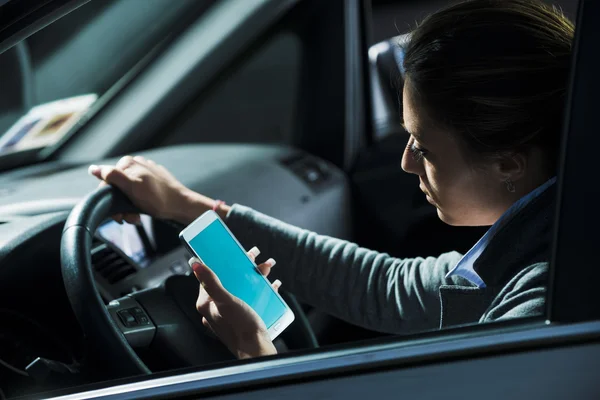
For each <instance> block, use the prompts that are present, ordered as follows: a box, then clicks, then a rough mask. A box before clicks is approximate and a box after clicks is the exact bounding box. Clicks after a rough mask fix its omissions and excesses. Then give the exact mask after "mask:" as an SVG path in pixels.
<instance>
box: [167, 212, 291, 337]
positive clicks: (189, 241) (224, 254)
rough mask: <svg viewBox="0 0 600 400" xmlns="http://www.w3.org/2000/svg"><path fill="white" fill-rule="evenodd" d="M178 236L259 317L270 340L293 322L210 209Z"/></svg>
mask: <svg viewBox="0 0 600 400" xmlns="http://www.w3.org/2000/svg"><path fill="white" fill-rule="evenodd" d="M179 239H180V240H181V241H182V242H183V244H184V246H185V247H186V248H187V249H188V250H189V251H190V253H192V254H193V255H194V256H196V257H198V258H199V259H200V260H201V261H202V262H203V263H204V264H205V265H207V266H208V267H209V268H210V269H211V270H213V271H214V273H215V274H216V275H217V276H218V277H219V279H220V280H221V283H222V284H223V286H224V287H225V289H227V290H228V291H229V292H230V293H231V294H233V295H234V296H236V297H238V298H240V299H241V300H243V301H244V302H246V303H247V304H248V305H249V306H250V307H252V309H253V310H254V311H256V313H257V314H258V315H259V316H260V317H261V318H262V320H263V321H264V323H265V325H266V326H267V329H268V332H269V336H270V337H271V340H273V339H275V338H276V337H277V336H278V335H279V334H280V333H281V332H283V331H284V329H285V328H287V327H288V326H289V325H290V324H291V323H292V322H293V321H294V313H293V312H292V310H291V309H290V307H289V306H288V305H287V304H286V303H285V301H284V300H283V299H282V298H281V296H280V295H279V294H278V293H277V292H276V291H275V290H273V288H272V287H271V284H270V283H269V281H268V280H267V278H265V277H264V276H263V275H262V274H261V273H260V271H259V270H258V267H257V266H256V264H255V263H254V261H252V260H251V259H250V257H248V254H247V253H246V251H245V250H244V248H243V247H242V245H241V244H240V242H239V241H238V240H237V239H236V238H235V236H233V234H232V233H231V231H230V230H229V229H228V228H227V226H226V225H225V223H224V222H223V220H221V218H220V217H219V215H218V214H217V213H216V212H214V211H207V212H205V213H204V214H202V215H201V216H200V217H199V218H197V219H196V220H195V221H194V222H192V223H191V224H190V225H188V226H187V227H186V228H185V229H184V230H183V231H181V233H180V234H179Z"/></svg>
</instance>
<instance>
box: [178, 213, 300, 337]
mask: <svg viewBox="0 0 600 400" xmlns="http://www.w3.org/2000/svg"><path fill="white" fill-rule="evenodd" d="M215 221H220V222H221V224H222V225H223V227H224V228H225V230H226V231H227V233H229V235H230V236H231V237H232V238H233V240H234V241H235V243H236V244H237V245H238V246H239V247H240V249H241V250H242V252H243V253H244V254H245V255H246V257H248V260H250V262H252V264H253V265H254V266H255V267H256V263H255V262H254V261H252V259H251V258H250V257H249V256H248V254H247V252H246V250H245V249H244V247H243V246H242V245H241V244H240V242H239V241H238V240H237V238H236V237H235V236H234V235H233V233H231V231H230V230H229V228H228V227H227V224H225V222H224V221H223V220H222V219H221V218H220V217H219V214H217V213H216V212H214V211H212V210H209V211H206V212H205V213H204V214H202V215H201V216H199V217H198V218H196V219H195V220H194V221H193V222H192V223H191V224H189V225H188V226H187V227H186V228H185V229H184V230H182V231H181V233H180V234H179V239H180V240H181V241H182V242H183V244H184V245H185V247H186V248H187V250H188V251H189V252H190V253H191V254H193V255H194V256H195V257H198V258H199V259H200V260H201V261H202V257H200V255H199V254H196V252H195V251H194V249H192V246H190V244H189V242H190V241H191V240H192V239H193V238H195V237H196V236H197V235H198V234H199V233H200V232H202V231H203V230H204V229H206V228H207V227H208V226H209V225H210V224H212V223H213V222H215ZM208 267H210V265H209V266H208ZM261 277H262V278H263V279H264V280H265V282H267V284H268V285H269V287H270V288H271V290H273V288H272V287H271V283H270V282H269V280H268V279H267V278H266V277H265V276H263V275H261ZM273 292H274V293H275V294H276V295H277V297H278V298H279V300H281V302H282V303H283V305H284V306H285V313H284V314H283V315H282V316H281V317H280V318H279V319H278V320H276V321H275V322H274V323H273V325H271V326H269V327H267V331H268V333H269V337H270V338H271V340H274V339H275V338H276V337H277V336H279V334H280V333H281V332H283V331H284V330H285V329H286V328H287V327H288V326H290V324H291V323H292V322H294V318H295V316H294V312H293V311H292V310H291V309H290V307H289V306H288V305H287V303H286V302H285V300H283V298H282V297H281V296H280V295H279V293H277V292H275V290H273Z"/></svg>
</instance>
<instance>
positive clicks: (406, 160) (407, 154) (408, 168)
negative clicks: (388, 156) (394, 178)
mask: <svg viewBox="0 0 600 400" xmlns="http://www.w3.org/2000/svg"><path fill="white" fill-rule="evenodd" d="M411 140H412V139H409V141H408V143H407V144H406V147H405V148H404V153H403V154H402V169H403V170H404V172H408V173H409V174H415V175H421V173H422V170H423V164H422V163H421V162H419V161H417V160H415V158H414V157H413V154H412V152H411V151H410V145H411Z"/></svg>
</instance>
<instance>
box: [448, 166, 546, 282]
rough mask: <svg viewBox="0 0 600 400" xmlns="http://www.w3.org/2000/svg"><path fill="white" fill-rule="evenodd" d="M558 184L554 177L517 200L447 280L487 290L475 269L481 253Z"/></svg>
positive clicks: (459, 263) (466, 254) (450, 273)
mask: <svg viewBox="0 0 600 400" xmlns="http://www.w3.org/2000/svg"><path fill="white" fill-rule="evenodd" d="M555 182H556V177H553V178H551V179H549V180H548V181H546V183H544V184H543V185H541V186H538V187H537V188H536V189H534V190H533V191H531V192H529V193H528V194H526V195H525V196H523V197H521V198H520V199H519V200H517V201H516V202H515V203H514V204H513V205H512V206H510V208H509V209H508V210H506V211H505V212H504V213H503V214H502V216H500V218H499V219H498V220H497V221H496V222H495V223H494V225H492V226H491V227H490V229H488V231H487V232H486V233H485V235H483V237H482V238H481V239H479V241H477V243H475V246H473V247H472V248H471V249H470V250H469V251H468V252H467V253H465V255H464V256H463V257H462V258H461V259H460V261H459V262H458V264H456V266H455V267H454V268H453V269H452V270H450V272H448V273H447V274H446V278H450V277H452V276H460V277H463V278H465V279H467V280H468V281H469V282H471V283H472V284H474V285H475V286H477V287H478V288H485V287H486V285H485V282H484V281H483V279H481V277H480V276H479V274H478V273H477V272H476V271H475V269H474V268H473V266H474V264H475V261H477V259H478V258H479V256H480V255H481V253H483V251H484V250H485V249H486V248H487V246H488V244H489V243H490V241H491V240H492V239H493V238H494V236H495V235H496V233H497V232H498V231H499V230H500V229H501V228H502V227H504V226H505V225H506V223H507V222H508V221H509V220H510V219H511V218H512V217H513V216H514V215H515V214H517V213H518V212H519V211H521V210H522V209H523V208H524V207H525V206H526V205H527V204H529V203H530V202H531V201H532V200H533V199H535V198H536V197H538V196H539V195H540V194H542V193H543V192H544V191H545V190H546V189H548V188H549V187H550V186H552V185H553V184H554V183H555Z"/></svg>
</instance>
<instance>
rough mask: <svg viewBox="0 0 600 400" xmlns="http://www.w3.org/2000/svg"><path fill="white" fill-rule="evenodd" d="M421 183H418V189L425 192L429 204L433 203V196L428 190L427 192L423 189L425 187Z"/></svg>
mask: <svg viewBox="0 0 600 400" xmlns="http://www.w3.org/2000/svg"><path fill="white" fill-rule="evenodd" d="M423 186H424V185H423V184H420V185H419V189H421V191H422V192H423V193H424V194H425V198H426V199H427V201H428V202H430V203H431V204H435V202H434V201H433V197H431V196H430V195H429V192H427V190H425V188H424V187H423Z"/></svg>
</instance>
